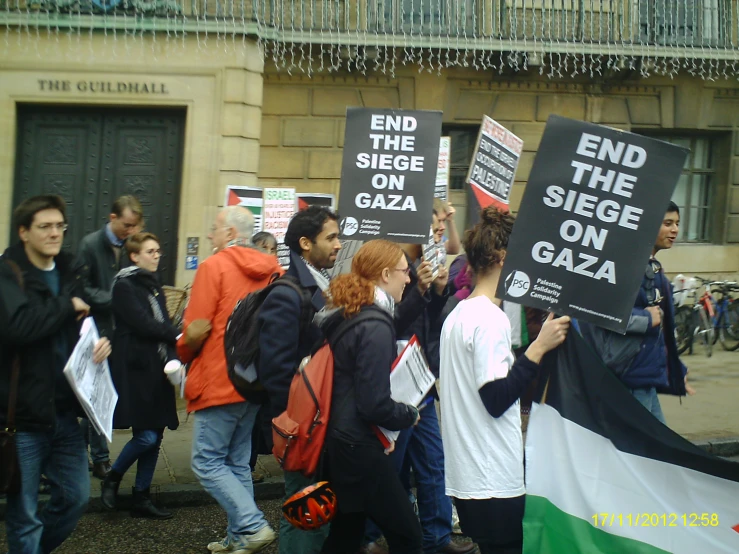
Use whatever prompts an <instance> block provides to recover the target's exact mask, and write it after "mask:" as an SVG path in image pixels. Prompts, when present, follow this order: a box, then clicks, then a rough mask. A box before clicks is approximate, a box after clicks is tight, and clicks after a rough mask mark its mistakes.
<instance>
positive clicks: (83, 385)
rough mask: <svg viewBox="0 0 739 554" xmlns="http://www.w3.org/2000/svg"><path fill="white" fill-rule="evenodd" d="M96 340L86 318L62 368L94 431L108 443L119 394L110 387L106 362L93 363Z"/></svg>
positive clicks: (91, 325) (111, 385) (111, 384)
mask: <svg viewBox="0 0 739 554" xmlns="http://www.w3.org/2000/svg"><path fill="white" fill-rule="evenodd" d="M99 339H100V336H99V335H98V330H97V327H95V322H94V321H93V320H92V318H91V317H88V318H87V319H85V321H84V322H83V324H82V330H81V331H80V340H79V341H78V342H77V345H76V346H75V347H74V351H73V352H72V355H71V356H70V357H69V360H68V361H67V365H66V366H65V367H64V375H65V377H66V378H67V381H69V385H70V386H71V387H72V390H73V391H74V394H75V395H76V396H77V399H78V400H79V402H80V404H81V405H82V408H83V409H84V410H85V413H86V414H87V417H88V419H89V420H90V421H91V422H92V424H93V425H94V426H95V429H96V430H97V431H98V433H102V434H103V435H105V438H106V439H108V442H111V441H112V440H113V413H114V411H115V406H116V403H117V402H118V393H117V392H116V390H115V387H114V386H113V379H112V378H111V376H110V367H109V366H108V360H104V361H103V362H102V363H99V364H96V363H94V362H93V361H92V351H93V349H94V348H95V344H97V342H98V340H99Z"/></svg>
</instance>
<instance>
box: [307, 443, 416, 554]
mask: <svg viewBox="0 0 739 554" xmlns="http://www.w3.org/2000/svg"><path fill="white" fill-rule="evenodd" d="M329 443H333V444H329V448H328V459H329V463H328V467H329V471H328V473H329V482H335V483H336V486H335V492H336V497H337V498H336V499H337V505H338V512H337V514H336V517H335V518H334V520H333V521H332V522H331V530H330V532H329V535H328V538H327V539H326V542H325V543H324V545H323V550H321V553H322V554H348V553H353V552H356V551H357V550H359V548H360V546H361V542H362V536H363V535H364V527H365V524H366V522H367V518H369V519H371V520H372V521H374V522H375V523H376V524H377V526H378V527H379V528H380V530H381V531H382V533H383V535H385V539H386V540H387V544H388V548H389V550H390V553H391V554H421V553H422V552H423V548H422V543H423V539H422V535H421V525H420V524H419V522H418V518H417V517H416V514H415V513H414V512H413V506H412V505H411V503H410V502H409V501H408V495H407V493H406V491H405V488H404V487H403V485H402V484H401V482H400V478H399V477H398V472H397V471H396V469H395V467H394V465H393V463H392V461H391V460H390V459H389V458H388V456H386V455H384V454H383V453H382V449H378V448H370V447H354V446H351V445H347V444H345V443H341V442H340V441H330V440H329ZM378 450H379V454H378V453H377V451H378ZM337 451H338V452H337ZM353 461H356V463H355V464H353V465H351V466H349V465H347V463H350V464H351V463H352V462H353ZM337 462H339V463H337ZM342 472H344V475H342ZM361 472H366V475H365V476H364V478H362V475H361ZM342 481H343V483H342ZM346 481H348V482H346ZM347 497H348V498H347ZM342 498H343V499H344V502H345V505H346V502H349V504H350V508H351V511H342V508H341V506H342ZM358 508H361V510H357V511H355V509H358Z"/></svg>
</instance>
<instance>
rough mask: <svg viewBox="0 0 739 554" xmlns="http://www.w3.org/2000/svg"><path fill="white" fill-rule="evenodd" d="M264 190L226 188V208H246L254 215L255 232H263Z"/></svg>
mask: <svg viewBox="0 0 739 554" xmlns="http://www.w3.org/2000/svg"><path fill="white" fill-rule="evenodd" d="M262 193H263V191H262V189H260V188H256V187H237V186H232V185H229V186H227V187H226V200H225V201H224V203H223V205H224V206H244V207H245V208H247V209H248V210H249V211H250V212H251V213H252V215H254V232H255V233H258V232H259V231H261V230H262V206H263V204H264V201H263V199H262Z"/></svg>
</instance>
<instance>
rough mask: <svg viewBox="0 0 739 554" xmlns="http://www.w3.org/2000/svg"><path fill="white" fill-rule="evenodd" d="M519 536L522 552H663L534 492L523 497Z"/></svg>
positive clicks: (528, 553)
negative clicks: (579, 516)
mask: <svg viewBox="0 0 739 554" xmlns="http://www.w3.org/2000/svg"><path fill="white" fill-rule="evenodd" d="M523 537H524V546H523V552H524V554H564V553H567V554H578V553H582V554H600V553H603V554H606V553H607V554H619V553H623V554H667V551H666V550H662V549H661V548H656V547H654V546H652V545H650V544H647V543H643V542H640V541H637V540H634V539H629V538H626V537H620V536H618V535H613V534H611V533H609V532H608V530H607V529H605V528H598V527H594V526H593V522H591V521H585V520H583V519H580V518H577V517H575V516H572V515H570V514H568V513H566V512H563V511H562V510H560V509H559V508H557V507H556V506H555V505H554V504H552V503H551V502H550V501H549V500H547V499H546V498H543V497H541V496H534V495H527V496H526V513H525V516H524V519H523Z"/></svg>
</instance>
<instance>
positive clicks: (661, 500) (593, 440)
mask: <svg viewBox="0 0 739 554" xmlns="http://www.w3.org/2000/svg"><path fill="white" fill-rule="evenodd" d="M526 492H527V494H529V495H536V496H541V497H545V498H547V499H548V500H549V501H550V502H552V503H553V504H554V505H555V506H557V507H558V508H559V509H560V510H563V511H564V512H566V513H568V514H570V515H572V516H574V517H577V518H580V519H583V520H585V521H589V522H590V523H591V524H594V520H593V515H595V514H602V513H607V514H609V516H608V518H607V519H608V522H607V523H608V524H609V525H607V526H606V527H604V528H603V530H604V531H607V532H609V533H611V534H613V535H618V536H622V537H628V538H631V539H634V540H638V541H642V542H645V543H648V544H651V545H653V546H656V547H658V548H661V549H663V550H666V551H668V552H674V553H681V554H682V553H685V554H695V553H696V552H711V553H719V552H726V553H731V554H736V553H737V552H739V533H737V532H736V531H734V530H733V529H732V526H734V525H736V524H738V523H739V483H736V482H734V481H729V480H726V479H721V478H718V477H714V476H712V475H706V474H704V473H700V472H698V471H694V470H690V469H685V468H683V467H681V466H678V465H673V464H668V463H665V462H661V461H657V460H652V459H649V458H644V457H640V456H635V455H633V454H627V453H624V452H621V451H619V450H617V449H616V447H615V446H614V445H613V443H611V442H610V441H609V440H608V439H606V438H604V437H602V436H600V435H598V434H596V433H593V432H592V431H589V430H588V429H585V428H584V427H581V426H579V425H577V424H575V423H573V422H572V421H570V420H567V419H564V418H563V417H562V416H561V415H560V414H559V412H557V411H556V410H555V409H554V408H552V407H550V406H547V405H544V406H536V405H535V406H534V410H533V412H532V415H531V420H530V422H529V427H528V432H527V437H526ZM691 513H697V514H698V515H699V516H700V514H702V513H707V514H708V517H709V518H710V517H711V515H712V514H718V521H719V525H718V527H711V526H708V527H689V526H686V523H687V524H688V525H689V524H690V523H691V518H690V514H691ZM610 514H613V515H614V523H613V524H612V525H610ZM629 514H631V524H630V525H629V519H628V515H629ZM637 514H639V515H640V519H639V526H638V527H637V526H636V525H635V523H636V515H637ZM644 514H649V516H650V522H651V520H652V517H651V514H657V515H658V516H659V524H658V525H657V526H655V527H651V526H649V527H645V526H642V521H643V520H644V517H643V516H644ZM662 514H665V515H666V520H667V524H668V525H669V524H670V523H671V522H673V517H672V515H671V514H676V518H675V519H674V524H675V526H666V525H664V523H663V519H662ZM683 514H685V515H686V518H685V520H684V519H683ZM619 516H621V517H620V519H619ZM619 522H620V524H619ZM599 524H600V521H599Z"/></svg>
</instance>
